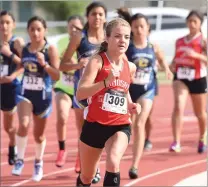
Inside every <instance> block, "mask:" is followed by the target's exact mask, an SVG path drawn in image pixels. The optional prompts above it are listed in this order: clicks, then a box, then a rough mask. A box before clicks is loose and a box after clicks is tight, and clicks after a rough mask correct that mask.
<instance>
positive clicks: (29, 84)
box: [23, 76, 44, 90]
mask: <svg viewBox="0 0 208 187" xmlns="http://www.w3.org/2000/svg"><path fill="white" fill-rule="evenodd" d="M43 86H44V84H43V78H41V77H32V76H24V79H23V88H24V89H26V90H42V89H43Z"/></svg>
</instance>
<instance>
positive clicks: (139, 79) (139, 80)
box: [134, 71, 150, 85]
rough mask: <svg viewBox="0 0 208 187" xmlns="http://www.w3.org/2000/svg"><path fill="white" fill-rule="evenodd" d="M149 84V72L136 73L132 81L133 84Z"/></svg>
mask: <svg viewBox="0 0 208 187" xmlns="http://www.w3.org/2000/svg"><path fill="white" fill-rule="evenodd" d="M149 82H150V72H146V71H137V72H136V77H135V79H134V84H141V85H144V84H148V83H149Z"/></svg>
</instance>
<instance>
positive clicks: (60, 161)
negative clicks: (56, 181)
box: [56, 150, 67, 167]
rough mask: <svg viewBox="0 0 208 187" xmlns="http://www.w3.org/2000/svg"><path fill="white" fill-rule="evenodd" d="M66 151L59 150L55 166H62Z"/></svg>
mask: <svg viewBox="0 0 208 187" xmlns="http://www.w3.org/2000/svg"><path fill="white" fill-rule="evenodd" d="M66 156H67V151H65V150H59V152H58V155H57V159H56V166H57V167H63V166H64V164H65V161H66Z"/></svg>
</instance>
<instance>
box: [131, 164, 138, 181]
mask: <svg viewBox="0 0 208 187" xmlns="http://www.w3.org/2000/svg"><path fill="white" fill-rule="evenodd" d="M129 178H130V179H136V178H138V169H136V168H134V167H132V168H131V169H130V170H129Z"/></svg>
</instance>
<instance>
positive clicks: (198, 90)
mask: <svg viewBox="0 0 208 187" xmlns="http://www.w3.org/2000/svg"><path fill="white" fill-rule="evenodd" d="M175 80H179V81H181V82H183V83H184V84H185V85H186V86H187V87H188V89H189V93H190V94H203V93H207V79H206V77H203V78H200V79H194V80H192V81H189V80H187V79H177V76H176V74H175V75H174V81H175Z"/></svg>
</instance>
